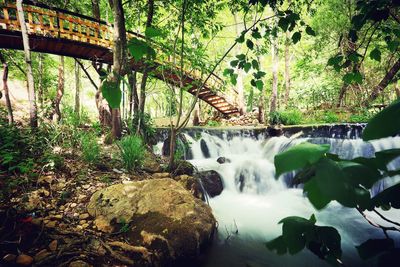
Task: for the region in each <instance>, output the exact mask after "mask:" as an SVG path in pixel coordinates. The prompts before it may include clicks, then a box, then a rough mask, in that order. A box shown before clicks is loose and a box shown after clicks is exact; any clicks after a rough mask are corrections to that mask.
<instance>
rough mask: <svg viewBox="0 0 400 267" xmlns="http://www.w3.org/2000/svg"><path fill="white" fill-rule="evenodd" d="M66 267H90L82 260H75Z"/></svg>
mask: <svg viewBox="0 0 400 267" xmlns="http://www.w3.org/2000/svg"><path fill="white" fill-rule="evenodd" d="M68 267H91V265H90V264H89V263H87V262H85V261H83V260H76V261H73V262H71V263H70V264H69V265H68Z"/></svg>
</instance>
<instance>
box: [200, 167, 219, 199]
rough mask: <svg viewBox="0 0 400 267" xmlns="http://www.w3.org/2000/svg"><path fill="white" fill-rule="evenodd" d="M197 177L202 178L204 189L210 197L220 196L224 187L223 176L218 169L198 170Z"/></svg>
mask: <svg viewBox="0 0 400 267" xmlns="http://www.w3.org/2000/svg"><path fill="white" fill-rule="evenodd" d="M196 177H197V178H198V179H200V180H201V183H202V184H203V187H204V190H205V191H206V192H207V194H208V195H209V196H210V197H215V196H218V195H219V194H221V192H222V190H223V189H224V185H223V183H222V179H221V176H220V175H219V173H218V172H216V171H213V170H212V171H202V172H198V173H196Z"/></svg>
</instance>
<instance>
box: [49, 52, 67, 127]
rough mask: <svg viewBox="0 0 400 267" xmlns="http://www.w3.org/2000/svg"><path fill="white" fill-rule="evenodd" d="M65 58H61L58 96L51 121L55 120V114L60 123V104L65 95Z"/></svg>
mask: <svg viewBox="0 0 400 267" xmlns="http://www.w3.org/2000/svg"><path fill="white" fill-rule="evenodd" d="M64 67H65V64H64V56H60V64H59V65H58V82H57V94H56V97H55V99H54V100H53V112H52V114H51V119H53V116H54V114H55V115H56V120H57V121H58V122H59V121H60V120H61V110H60V103H61V100H62V97H63V95H64V83H65V82H64Z"/></svg>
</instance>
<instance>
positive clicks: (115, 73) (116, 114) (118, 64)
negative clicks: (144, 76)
mask: <svg viewBox="0 0 400 267" xmlns="http://www.w3.org/2000/svg"><path fill="white" fill-rule="evenodd" d="M109 3H110V6H111V9H112V10H113V14H114V39H113V43H114V47H113V66H112V72H111V73H110V74H109V75H108V79H109V80H110V81H112V82H113V83H114V84H117V86H118V87H119V84H120V81H121V79H122V76H123V74H124V73H126V67H127V66H126V64H127V62H126V59H127V54H126V29H125V15H124V9H123V7H122V1H121V0H109ZM118 90H119V88H118ZM111 119H112V127H111V132H112V136H113V138H114V139H119V138H121V134H122V133H121V131H122V125H121V112H120V108H119V107H118V108H112V109H111Z"/></svg>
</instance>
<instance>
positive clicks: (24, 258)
mask: <svg viewBox="0 0 400 267" xmlns="http://www.w3.org/2000/svg"><path fill="white" fill-rule="evenodd" d="M32 262H33V258H32V257H31V256H29V255H26V254H21V255H18V256H17V259H16V260H15V263H16V264H18V265H22V266H29V265H31V264H32Z"/></svg>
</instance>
